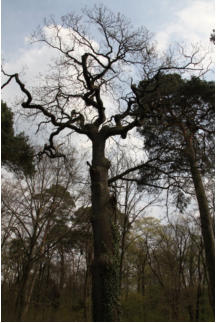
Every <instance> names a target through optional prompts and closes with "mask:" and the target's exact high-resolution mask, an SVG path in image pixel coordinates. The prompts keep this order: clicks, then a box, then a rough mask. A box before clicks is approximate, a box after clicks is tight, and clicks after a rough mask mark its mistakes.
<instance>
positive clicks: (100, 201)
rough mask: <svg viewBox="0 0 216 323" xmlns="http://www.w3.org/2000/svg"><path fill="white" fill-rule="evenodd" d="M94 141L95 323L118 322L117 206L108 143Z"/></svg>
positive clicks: (93, 282) (98, 138)
mask: <svg viewBox="0 0 216 323" xmlns="http://www.w3.org/2000/svg"><path fill="white" fill-rule="evenodd" d="M92 141H93V158H92V166H91V168H90V175H91V192H92V218H91V222H92V228H93V236H94V260H93V265H92V303H93V311H92V313H93V321H95V322H113V321H119V303H118V301H119V281H118V279H119V257H118V241H117V240H118V239H117V229H116V227H115V224H114V215H115V210H114V207H115V206H114V205H112V203H111V197H110V194H109V188H108V169H109V167H110V163H109V161H108V160H107V159H106V158H105V155H104V150H105V139H104V138H103V137H102V136H100V135H98V136H97V137H96V138H95V139H94V140H92Z"/></svg>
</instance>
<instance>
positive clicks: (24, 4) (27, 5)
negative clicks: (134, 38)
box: [1, 0, 215, 134]
mask: <svg viewBox="0 0 216 323" xmlns="http://www.w3.org/2000/svg"><path fill="white" fill-rule="evenodd" d="M94 4H104V5H105V6H106V7H107V8H109V9H111V10H112V11H113V12H114V13H116V12H120V13H121V14H123V15H125V16H126V17H127V18H129V19H130V20H131V22H132V24H133V25H134V26H135V27H139V26H142V25H144V26H145V27H146V28H147V29H148V30H149V31H150V32H152V33H153V35H154V39H155V40H156V41H157V44H158V49H159V51H163V50H166V49H167V47H168V45H169V44H171V43H173V42H180V43H182V42H186V43H187V44H191V43H200V44H201V45H202V46H203V47H205V48H207V47H208V46H209V44H210V42H209V37H210V34H211V31H212V29H213V28H214V21H215V8H214V0H181V1H177V0H151V1H149V0H148V1H147V0H100V1H97V0H37V1H36V0H2V1H1V15H2V17H1V18H2V23H1V31H2V59H3V64H4V65H5V66H6V68H7V71H8V72H10V73H16V72H20V71H22V72H23V75H24V76H25V79H26V80H27V81H28V82H29V81H30V80H33V79H34V80H35V79H36V75H37V74H38V72H41V71H43V70H45V68H46V66H47V65H48V64H49V62H50V61H51V60H52V56H51V53H50V52H49V51H48V50H47V49H45V48H44V47H38V46H35V45H30V44H29V43H28V41H27V39H28V37H29V36H30V35H31V34H32V32H34V31H35V30H36V29H37V27H38V26H39V25H43V21H44V18H46V17H49V16H51V15H52V16H54V17H55V18H56V19H57V20H58V19H60V17H61V16H62V15H65V14H67V13H69V12H75V13H78V14H80V13H81V9H82V8H84V7H85V6H87V7H88V8H91V7H93V5H94ZM16 95H17V87H16V86H15V84H12V85H10V86H8V87H6V88H5V90H4V91H3V92H2V99H3V100H5V101H6V102H7V103H9V105H10V106H12V105H13V103H14V101H16ZM28 131H30V132H29V133H30V134H32V131H33V128H32V127H30V129H27V132H28Z"/></svg>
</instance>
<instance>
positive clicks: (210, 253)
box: [187, 139, 215, 311]
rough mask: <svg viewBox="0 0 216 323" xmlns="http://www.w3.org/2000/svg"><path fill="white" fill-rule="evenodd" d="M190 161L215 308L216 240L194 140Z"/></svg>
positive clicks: (189, 155) (189, 141)
mask: <svg viewBox="0 0 216 323" xmlns="http://www.w3.org/2000/svg"><path fill="white" fill-rule="evenodd" d="M187 147H188V159H189V162H190V168H191V174H192V178H193V183H194V187H195V192H196V198H197V202H198V206H199V212H200V221H201V231H202V237H203V241H204V248H205V256H206V265H207V271H208V276H209V282H210V294H211V297H210V298H211V299H210V302H211V306H212V308H213V311H214V307H215V240H214V233H213V228H212V220H211V215H210V211H209V206H208V200H207V197H206V193H205V188H204V185H203V182H202V177H201V174H200V171H199V168H198V165H197V161H196V155H195V151H194V148H193V143H192V139H190V140H187Z"/></svg>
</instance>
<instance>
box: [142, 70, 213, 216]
mask: <svg viewBox="0 0 216 323" xmlns="http://www.w3.org/2000/svg"><path fill="white" fill-rule="evenodd" d="M214 86H215V84H214V82H208V81H204V80H201V79H199V78H195V77H192V78H191V79H190V80H184V79H182V78H181V77H180V76H179V75H178V74H168V75H166V74H162V73H161V74H160V75H159V76H158V79H153V80H151V81H142V82H140V84H139V87H138V95H139V106H138V107H137V112H138V113H140V114H142V116H143V118H144V120H145V122H144V126H143V127H142V128H140V133H141V134H142V135H143V137H144V149H145V150H146V151H147V152H148V157H149V161H150V160H152V162H148V164H147V165H146V166H145V167H143V169H142V174H141V180H140V184H141V185H143V186H144V187H145V188H147V187H149V191H150V192H154V191H155V190H156V188H157V187H158V188H159V189H160V188H161V187H169V188H172V192H173V195H174V199H175V203H176V205H177V206H178V207H179V208H180V210H182V211H183V210H184V208H185V206H186V205H187V204H188V202H189V196H187V194H185V192H186V193H187V192H190V189H191V187H192V182H191V170H190V163H189V159H188V155H187V154H188V152H187V141H186V137H187V136H190V138H192V141H193V148H194V150H195V151H196V162H197V165H198V167H199V170H200V172H201V174H202V175H205V176H212V174H213V170H214V116H215V114H214V103H215V87H214Z"/></svg>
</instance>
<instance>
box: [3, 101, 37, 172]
mask: <svg viewBox="0 0 216 323" xmlns="http://www.w3.org/2000/svg"><path fill="white" fill-rule="evenodd" d="M1 136H2V139H1V144H2V148H1V149H2V163H3V164H7V165H9V166H10V168H11V169H12V170H14V171H16V172H18V171H20V170H21V171H23V172H24V173H25V174H26V175H31V174H33V173H34V149H33V147H32V146H31V145H30V144H29V140H28V137H26V136H25V135H24V133H23V132H22V133H19V134H18V135H15V134H14V129H13V113H12V111H11V110H10V109H9V108H8V106H7V104H6V103H4V102H1Z"/></svg>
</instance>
